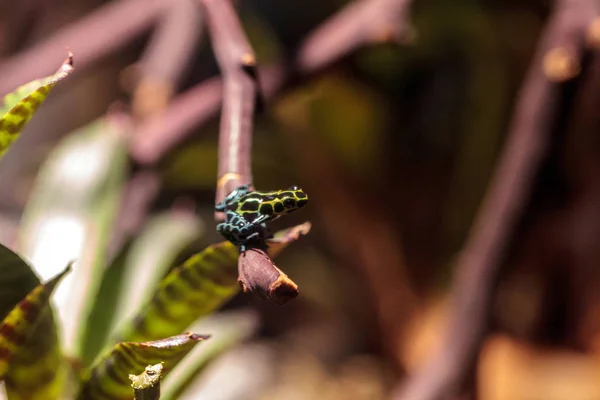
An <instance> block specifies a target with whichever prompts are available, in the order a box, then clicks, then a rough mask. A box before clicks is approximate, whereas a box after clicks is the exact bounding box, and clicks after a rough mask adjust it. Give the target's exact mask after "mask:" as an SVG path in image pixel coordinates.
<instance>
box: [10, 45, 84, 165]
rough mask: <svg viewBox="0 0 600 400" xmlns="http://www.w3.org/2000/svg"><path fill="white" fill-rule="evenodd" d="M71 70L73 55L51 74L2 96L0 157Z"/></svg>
mask: <svg viewBox="0 0 600 400" xmlns="http://www.w3.org/2000/svg"><path fill="white" fill-rule="evenodd" d="M71 72H73V55H72V54H70V53H69V58H67V60H65V62H64V63H63V65H62V66H61V67H60V68H59V70H58V71H56V73H55V74H54V75H52V76H48V77H46V78H43V79H39V80H35V81H32V82H29V83H26V84H25V85H23V86H21V87H19V88H18V89H17V90H15V91H14V92H12V93H9V94H7V95H6V96H5V97H4V101H3V103H2V104H1V105H0V115H1V116H2V118H0V157H2V156H3V155H4V153H6V150H7V149H8V148H9V147H10V145H11V144H12V143H13V142H14V141H15V140H16V139H17V137H18V136H19V134H20V133H21V132H22V131H23V128H25V125H27V123H28V122H29V120H30V119H31V117H33V114H35V112H36V111H37V109H38V108H39V107H40V105H41V104H42V103H43V102H44V100H46V97H48V94H49V93H50V90H51V89H52V88H53V87H54V86H55V85H56V83H57V82H58V81H60V80H62V79H64V78H66V77H67V76H69V75H70V74H71Z"/></svg>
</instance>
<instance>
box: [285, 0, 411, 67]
mask: <svg viewBox="0 0 600 400" xmlns="http://www.w3.org/2000/svg"><path fill="white" fill-rule="evenodd" d="M410 3H411V0H363V1H355V2H353V3H350V4H349V5H348V6H346V7H345V8H344V9H342V10H341V11H340V12H338V13H337V14H336V15H335V16H334V17H332V18H331V19H329V20H328V21H326V22H325V23H323V24H322V25H321V26H320V27H318V28H317V29H315V30H314V31H313V32H312V33H311V34H309V35H308V36H307V38H306V39H305V41H304V43H303V45H302V47H301V48H300V51H299V52H298V55H297V57H296V61H295V62H296V68H297V69H298V70H299V71H300V72H302V73H313V72H314V71H318V70H320V69H322V68H324V67H326V66H328V65H330V64H332V62H334V61H335V60H339V59H341V58H343V57H345V56H346V55H347V54H349V53H352V52H354V51H356V49H358V48H360V47H362V46H365V45H367V44H371V43H376V42H384V41H394V42H397V43H406V42H407V41H408V40H410V39H412V36H413V34H412V28H411V26H410V24H409V22H408V10H409V6H410Z"/></svg>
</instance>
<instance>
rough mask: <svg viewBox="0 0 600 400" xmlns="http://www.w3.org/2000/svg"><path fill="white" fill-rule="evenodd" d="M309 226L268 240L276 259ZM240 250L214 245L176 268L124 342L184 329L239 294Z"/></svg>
mask: <svg viewBox="0 0 600 400" xmlns="http://www.w3.org/2000/svg"><path fill="white" fill-rule="evenodd" d="M309 229H310V224H308V225H307V224H302V225H298V226H296V227H293V228H290V229H286V230H284V231H282V232H279V233H278V234H277V236H276V238H275V239H273V240H270V241H268V243H269V250H268V252H269V255H270V256H271V257H275V256H276V255H277V254H279V253H280V252H281V251H282V250H283V249H284V248H285V247H286V246H287V245H288V244H290V243H291V242H293V241H295V240H296V239H298V238H299V237H300V236H301V235H304V234H306V233H307V232H308V230H309ZM237 258H238V248H237V247H236V246H234V245H233V244H231V243H230V242H221V243H218V244H214V245H211V246H209V247H207V248H206V249H204V250H203V251H201V252H200V253H198V254H196V255H194V256H192V257H190V258H189V259H188V260H187V261H186V262H185V263H184V264H183V265H181V266H179V267H177V268H175V269H173V270H172V271H171V272H170V273H169V274H168V275H167V276H166V277H165V278H164V279H163V281H162V282H161V284H160V286H159V287H158V291H157V292H156V293H155V295H154V297H152V300H151V301H150V302H149V303H148V304H147V305H146V306H145V307H144V308H143V309H142V310H141V311H140V313H139V314H138V315H137V316H136V317H135V318H134V319H133V321H132V323H130V324H128V325H127V326H126V327H125V328H124V329H123V331H122V332H121V334H120V336H119V337H121V338H123V339H122V340H131V341H140V340H154V339H157V338H161V337H167V336H171V335H174V334H176V333H178V332H182V331H183V330H185V329H186V328H187V327H188V326H190V324H192V323H193V322H194V321H195V320H197V319H198V318H200V317H204V316H206V315H208V314H210V313H211V312H213V311H215V310H216V309H218V308H219V307H221V306H222V305H223V304H224V303H225V302H227V301H228V300H229V299H231V298H232V297H233V296H234V295H235V294H236V293H237V292H238V291H239V286H238V283H237V277H238V269H237Z"/></svg>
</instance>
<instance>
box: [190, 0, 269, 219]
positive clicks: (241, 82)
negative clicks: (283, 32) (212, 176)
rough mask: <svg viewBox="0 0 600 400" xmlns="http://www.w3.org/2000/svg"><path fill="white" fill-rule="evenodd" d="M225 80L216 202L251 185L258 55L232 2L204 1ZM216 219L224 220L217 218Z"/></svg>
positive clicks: (215, 50)
mask: <svg viewBox="0 0 600 400" xmlns="http://www.w3.org/2000/svg"><path fill="white" fill-rule="evenodd" d="M201 3H202V5H203V6H204V10H205V12H206V20H207V24H208V29H209V31H210V36H211V40H212V44H213V49H214V52H215V55H216V58H217V61H218V62H219V66H220V67H221V72H222V74H223V79H224V87H223V109H222V111H221V124H220V130H219V169H218V181H217V197H216V202H217V203H218V202H220V201H221V200H222V199H223V198H224V197H225V196H226V195H227V194H228V193H229V192H231V191H232V190H233V189H235V188H236V187H237V186H240V185H243V184H251V183H252V169H251V160H252V158H251V154H250V153H251V148H252V127H253V119H254V108H255V105H256V97H257V93H258V81H257V75H256V56H255V55H254V50H252V47H251V46H250V43H249V42H248V39H247V38H246V35H245V33H244V31H243V28H242V25H241V22H240V20H239V19H238V17H237V15H236V13H235V9H234V8H233V4H232V3H231V1H230V0H201ZM217 219H222V217H219V216H217Z"/></svg>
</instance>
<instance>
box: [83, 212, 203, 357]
mask: <svg viewBox="0 0 600 400" xmlns="http://www.w3.org/2000/svg"><path fill="white" fill-rule="evenodd" d="M201 231H202V224H201V221H200V220H199V219H198V218H197V217H196V216H195V215H194V214H193V213H191V212H183V211H170V212H165V213H162V214H159V215H157V216H154V217H153V218H151V219H150V221H149V222H148V223H147V224H146V226H145V227H144V229H143V231H142V232H141V234H140V235H139V237H137V238H136V239H135V241H133V242H132V243H131V245H129V246H128V248H127V251H126V252H125V253H123V254H121V255H119V257H117V259H116V260H115V262H114V263H113V264H112V265H111V266H110V267H109V268H108V270H107V271H106V273H105V274H104V276H103V277H102V284H101V286H100V289H99V291H98V295H97V296H96V299H97V301H96V303H95V304H94V308H93V310H92V313H91V314H90V318H89V319H88V321H87V323H86V324H85V330H86V332H85V334H84V335H83V340H84V343H83V352H82V361H83V362H84V364H86V365H89V364H91V363H92V362H93V361H94V358H95V357H96V356H97V354H98V352H99V351H100V350H102V348H103V346H105V345H106V344H107V339H108V338H109V337H110V336H111V335H110V334H109V333H110V332H113V331H114V328H115V327H118V326H119V324H121V323H122V322H123V321H124V320H128V319H130V318H132V317H133V316H135V313H136V312H137V311H138V310H139V309H140V307H141V306H143V305H144V304H145V303H147V302H148V301H149V300H150V298H151V297H152V294H153V293H155V292H156V287H157V286H158V284H159V283H160V281H161V279H162V278H164V276H165V275H166V274H167V272H168V271H169V269H170V268H171V267H172V266H173V265H174V264H175V258H176V257H177V256H178V255H179V254H180V253H181V251H182V250H183V249H184V248H185V247H186V246H188V245H189V244H190V243H191V242H192V241H194V240H196V239H198V238H199V236H200V234H201ZM131 288H135V290H131ZM180 332H181V331H180ZM178 333H179V332H178ZM110 344H113V343H110Z"/></svg>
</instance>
